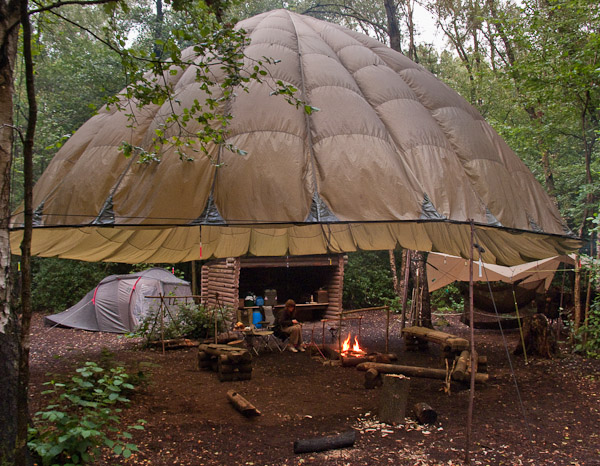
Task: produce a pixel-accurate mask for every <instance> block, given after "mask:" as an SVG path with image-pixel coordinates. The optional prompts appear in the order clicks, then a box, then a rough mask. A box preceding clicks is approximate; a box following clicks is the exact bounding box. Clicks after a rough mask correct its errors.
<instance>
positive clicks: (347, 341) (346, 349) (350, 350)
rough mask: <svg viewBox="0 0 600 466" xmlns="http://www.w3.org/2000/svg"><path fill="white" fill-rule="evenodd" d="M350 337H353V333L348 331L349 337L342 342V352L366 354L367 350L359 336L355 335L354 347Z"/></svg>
mask: <svg viewBox="0 0 600 466" xmlns="http://www.w3.org/2000/svg"><path fill="white" fill-rule="evenodd" d="M350 339H351V334H350V333H348V337H347V338H346V339H345V340H344V342H343V343H342V354H348V353H354V354H356V353H358V354H365V353H366V351H365V350H363V349H362V348H361V347H360V345H359V343H358V337H357V336H355V337H354V344H353V345H352V348H350Z"/></svg>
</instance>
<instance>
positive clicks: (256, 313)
mask: <svg viewBox="0 0 600 466" xmlns="http://www.w3.org/2000/svg"><path fill="white" fill-rule="evenodd" d="M262 320H263V318H262V314H261V313H260V311H258V310H256V311H254V312H253V313H252V324H253V325H254V326H255V327H256V328H261V327H262V325H261V324H259V322H262Z"/></svg>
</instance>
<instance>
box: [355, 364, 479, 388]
mask: <svg viewBox="0 0 600 466" xmlns="http://www.w3.org/2000/svg"><path fill="white" fill-rule="evenodd" d="M356 368H357V369H358V370H359V371H367V370H369V369H375V370H376V371H378V372H380V373H382V374H404V375H407V376H409V377H425V378H429V379H440V380H445V379H446V370H445V369H432V368H431V367H417V366H401V365H398V364H381V363H377V362H363V363H361V364H359V365H358V366H356ZM488 379H489V375H488V374H475V382H477V383H485V382H487V381H488ZM453 380H456V379H453Z"/></svg>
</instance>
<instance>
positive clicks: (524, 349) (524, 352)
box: [512, 285, 527, 365]
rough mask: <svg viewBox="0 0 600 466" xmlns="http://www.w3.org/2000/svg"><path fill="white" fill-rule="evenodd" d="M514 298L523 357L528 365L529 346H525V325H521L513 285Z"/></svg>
mask: <svg viewBox="0 0 600 466" xmlns="http://www.w3.org/2000/svg"><path fill="white" fill-rule="evenodd" d="M512 293H513V299H514V300H515V310H516V311H517V324H519V334H520V335H521V344H522V345H523V357H524V358H525V365H527V348H526V347H525V346H526V345H525V338H524V337H523V326H522V325H521V317H520V316H519V305H518V304H517V295H516V294H515V287H514V285H513V290H512Z"/></svg>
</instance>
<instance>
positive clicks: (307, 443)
mask: <svg viewBox="0 0 600 466" xmlns="http://www.w3.org/2000/svg"><path fill="white" fill-rule="evenodd" d="M354 442H356V431H354V430H349V431H347V432H342V433H341V434H338V435H331V436H329V437H319V438H312V439H305V440H296V441H295V442H294V453H296V454H298V453H313V452H319V451H326V450H337V449H338V448H346V447H351V446H352V445H354Z"/></svg>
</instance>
